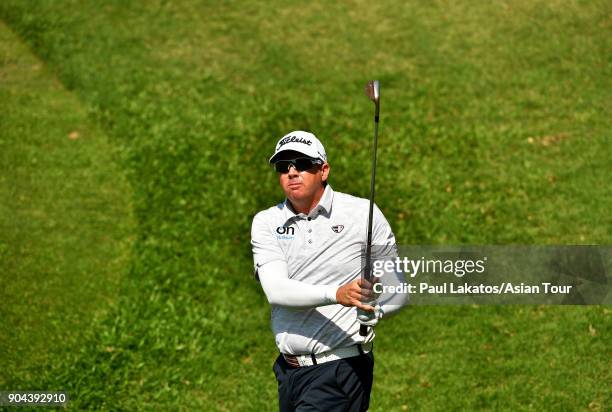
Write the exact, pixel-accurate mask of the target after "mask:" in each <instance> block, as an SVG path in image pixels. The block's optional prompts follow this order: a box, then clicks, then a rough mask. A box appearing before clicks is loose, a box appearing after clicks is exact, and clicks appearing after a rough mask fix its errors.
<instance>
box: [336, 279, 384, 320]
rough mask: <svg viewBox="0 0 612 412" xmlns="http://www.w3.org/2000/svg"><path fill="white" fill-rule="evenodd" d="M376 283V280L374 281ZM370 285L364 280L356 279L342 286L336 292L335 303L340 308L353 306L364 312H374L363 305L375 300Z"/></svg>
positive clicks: (371, 307)
mask: <svg viewBox="0 0 612 412" xmlns="http://www.w3.org/2000/svg"><path fill="white" fill-rule="evenodd" d="M375 281H376V280H375ZM372 287H373V285H372V283H371V282H368V281H367V280H365V279H361V278H359V279H356V280H354V281H352V282H350V283H347V284H346V285H342V286H340V287H339V288H338V290H337V291H336V301H337V302H338V303H339V304H341V305H342V306H355V307H356V308H357V309H361V310H365V311H366V312H374V307H373V306H371V305H367V304H364V303H363V302H371V301H373V300H374V299H376V296H374V292H373V291H372Z"/></svg>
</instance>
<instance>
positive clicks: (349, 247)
mask: <svg viewBox="0 0 612 412" xmlns="http://www.w3.org/2000/svg"><path fill="white" fill-rule="evenodd" d="M269 161H270V163H271V164H273V165H274V167H275V169H276V172H277V173H278V176H279V182H280V186H281V188H282V189H283V192H284V193H285V196H286V200H285V201H284V202H283V203H280V204H278V205H276V206H274V207H271V208H269V209H266V210H264V211H261V212H259V213H258V214H257V215H256V216H255V217H254V219H253V225H252V232H251V239H252V240H251V243H252V248H253V259H254V264H255V271H256V275H257V277H258V279H259V281H260V282H261V286H262V288H263V290H264V292H265V294H266V297H267V298H268V301H269V302H270V304H271V305H272V330H273V332H274V334H275V338H276V345H277V346H278V349H279V351H280V352H281V354H280V355H279V356H278V358H277V359H276V362H275V364H274V367H273V370H274V373H275V375H276V378H277V381H278V394H279V407H280V410H281V411H294V410H296V411H327V412H329V411H364V410H367V409H368V406H369V399H370V390H371V388H372V379H373V368H374V355H373V352H372V348H373V340H374V336H375V334H374V331H373V328H369V329H368V334H367V336H360V335H359V327H360V321H359V320H358V319H357V309H361V310H362V311H365V313H367V314H369V316H368V317H367V319H368V320H364V321H363V323H364V324H366V325H368V326H374V325H376V323H377V322H378V321H379V319H381V318H382V316H383V315H387V314H388V313H390V312H393V311H395V310H397V309H398V308H399V307H400V306H401V305H403V304H404V303H405V299H403V300H402V299H400V302H399V303H398V302H397V301H394V302H393V304H381V305H377V304H375V303H374V302H373V299H374V298H375V296H374V294H373V291H372V285H371V284H369V283H368V282H367V281H366V280H363V279H362V278H361V276H360V275H361V271H362V257H363V250H364V247H365V243H366V238H367V218H368V207H369V203H368V200H367V199H361V198H357V197H354V196H350V195H347V194H344V193H340V192H334V191H333V190H332V188H331V186H330V185H329V184H328V183H327V180H328V177H329V173H330V166H329V163H328V162H327V155H326V152H325V149H324V147H323V145H322V144H321V142H320V141H319V140H318V139H317V138H316V137H315V135H313V134H311V133H308V132H303V131H294V132H291V133H289V134H287V135H286V136H284V137H282V138H281V139H280V140H279V141H278V143H277V145H276V149H275V151H274V154H273V155H272V157H271V158H270V160H269ZM372 230H373V245H381V246H382V248H383V249H384V248H387V250H390V251H391V255H393V256H396V248H395V237H394V236H393V232H392V231H391V228H390V227H389V224H388V223H387V221H386V219H385V218H384V216H383V215H382V213H381V211H380V210H379V209H378V208H377V207H375V209H374V219H373V229H372ZM364 302H370V304H368V303H364ZM381 303H382V302H381Z"/></svg>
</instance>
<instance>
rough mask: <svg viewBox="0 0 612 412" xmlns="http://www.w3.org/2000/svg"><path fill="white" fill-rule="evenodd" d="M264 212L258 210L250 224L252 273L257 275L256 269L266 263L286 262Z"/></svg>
mask: <svg viewBox="0 0 612 412" xmlns="http://www.w3.org/2000/svg"><path fill="white" fill-rule="evenodd" d="M263 213H264V212H259V213H258V214H257V215H255V217H254V218H253V224H252V225H251V248H252V250H253V266H254V274H255V276H256V277H257V270H258V268H260V267H261V266H263V265H265V264H266V263H269V262H273V261H275V260H282V261H283V262H286V261H287V259H286V257H285V254H284V253H283V251H282V250H281V248H280V245H279V244H278V240H277V239H276V235H275V234H274V231H273V229H272V228H271V227H270V225H268V224H267V222H266V219H265V216H264V214H263Z"/></svg>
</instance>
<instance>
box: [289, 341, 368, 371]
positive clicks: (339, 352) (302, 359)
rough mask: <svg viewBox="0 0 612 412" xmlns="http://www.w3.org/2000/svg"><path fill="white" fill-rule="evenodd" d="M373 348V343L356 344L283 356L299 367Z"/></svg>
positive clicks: (346, 356) (362, 352)
mask: <svg viewBox="0 0 612 412" xmlns="http://www.w3.org/2000/svg"><path fill="white" fill-rule="evenodd" d="M372 349H374V343H373V342H370V343H364V344H357V345H353V346H348V347H345V348H337V349H331V350H328V351H326V352H322V353H317V354H314V353H312V354H310V355H285V354H284V353H283V354H282V355H283V358H285V360H286V361H287V363H288V364H289V365H290V366H293V367H294V368H299V367H301V366H313V365H319V364H321V363H325V362H331V361H335V360H338V359H344V358H352V357H353V356H359V355H364V354H366V353H368V352H371V351H372Z"/></svg>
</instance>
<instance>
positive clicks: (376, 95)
mask: <svg viewBox="0 0 612 412" xmlns="http://www.w3.org/2000/svg"><path fill="white" fill-rule="evenodd" d="M365 93H366V96H368V98H369V99H370V100H372V101H373V102H374V103H376V104H378V101H379V99H380V85H379V83H378V80H370V81H369V82H368V84H366V88H365Z"/></svg>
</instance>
